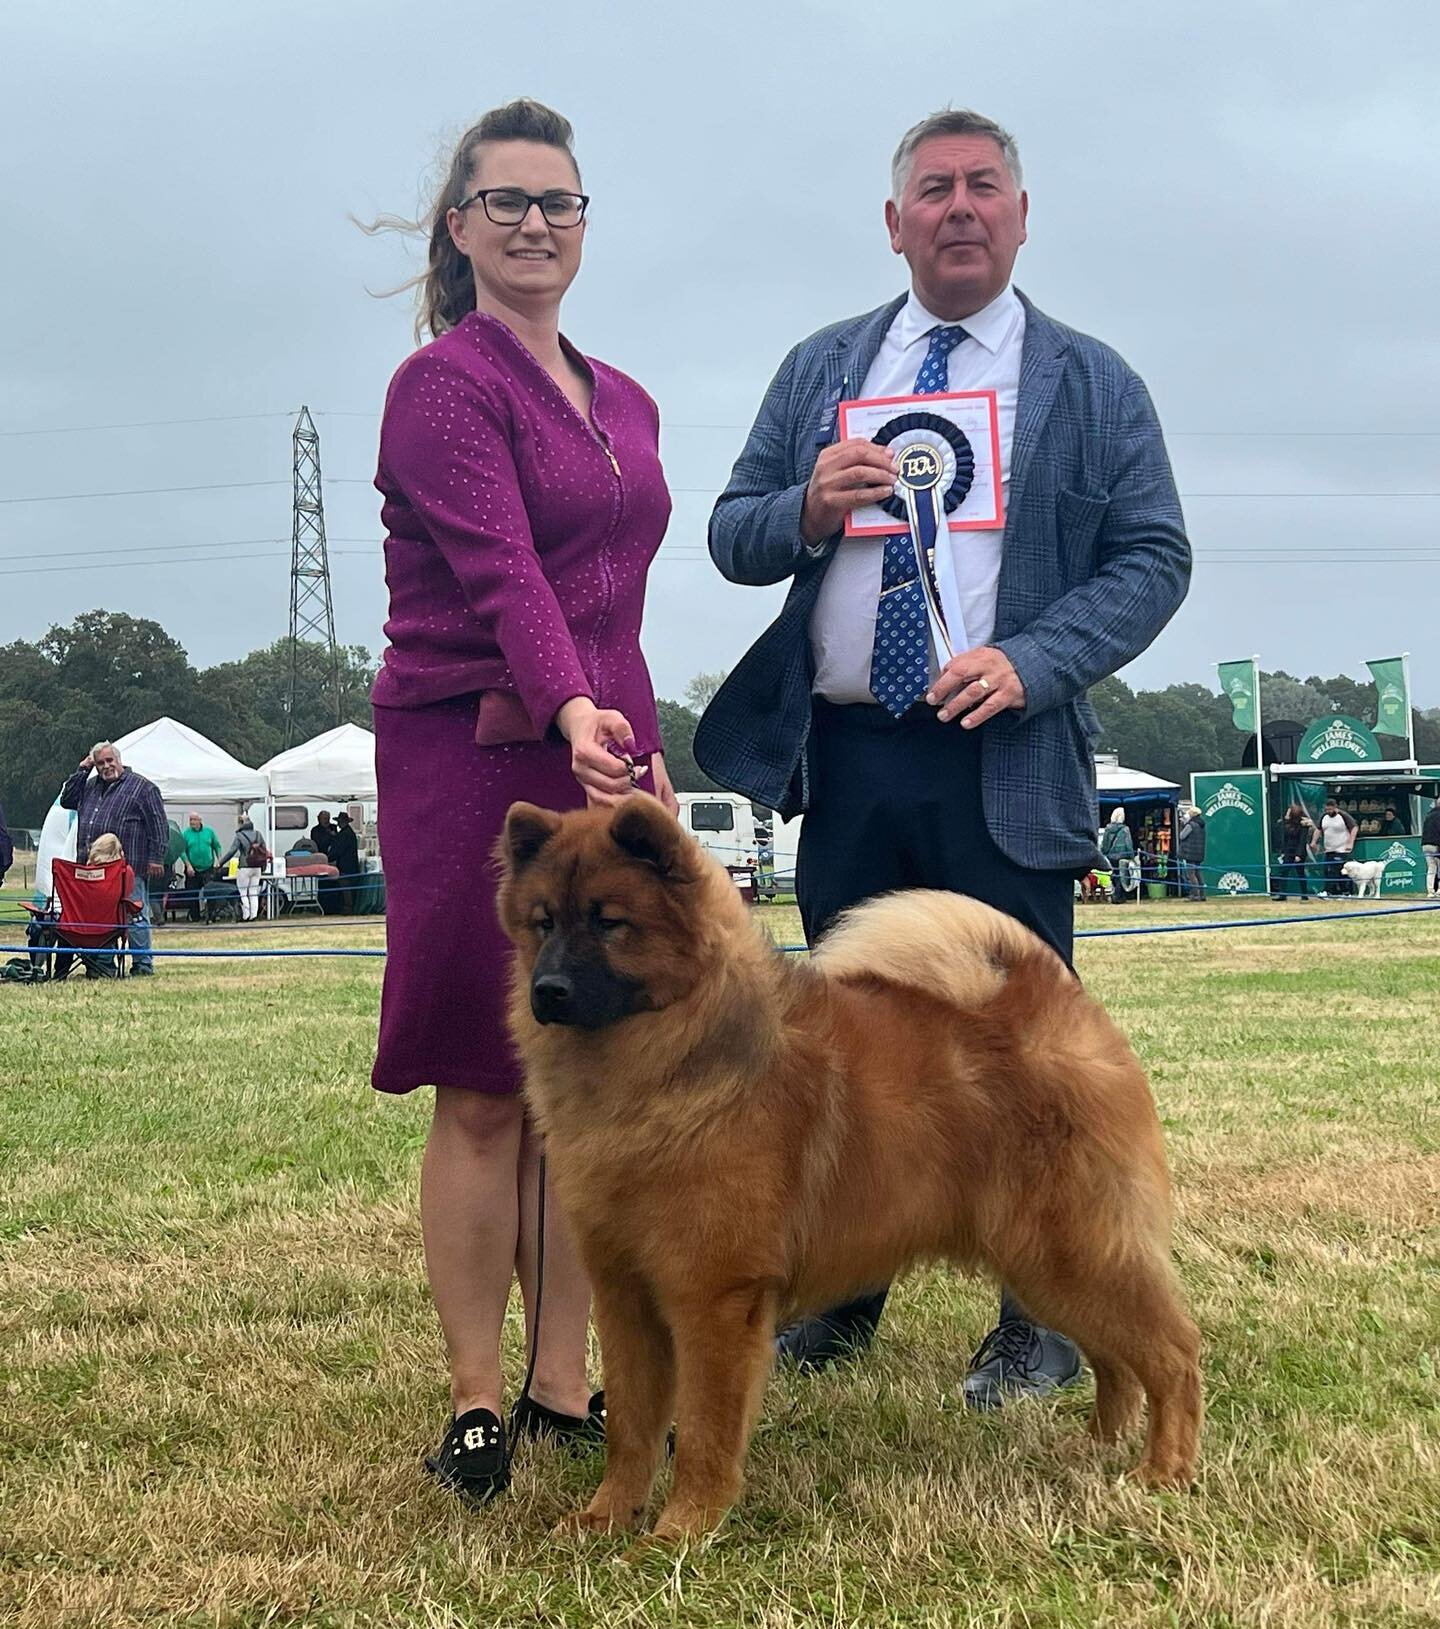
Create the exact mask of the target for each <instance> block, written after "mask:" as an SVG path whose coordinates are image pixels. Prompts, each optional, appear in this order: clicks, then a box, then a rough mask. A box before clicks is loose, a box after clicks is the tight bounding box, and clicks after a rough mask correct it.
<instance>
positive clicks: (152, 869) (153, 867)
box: [145, 860, 165, 877]
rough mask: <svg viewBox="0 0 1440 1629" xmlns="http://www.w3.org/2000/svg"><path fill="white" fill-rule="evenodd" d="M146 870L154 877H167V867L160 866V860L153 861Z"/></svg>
mask: <svg viewBox="0 0 1440 1629" xmlns="http://www.w3.org/2000/svg"><path fill="white" fill-rule="evenodd" d="M145 870H146V872H147V873H148V874H149V875H150V876H152V877H163V876H164V875H165V867H164V866H163V865H161V864H160V862H159V860H151V862H150V864H149V865H147V866H146V867H145Z"/></svg>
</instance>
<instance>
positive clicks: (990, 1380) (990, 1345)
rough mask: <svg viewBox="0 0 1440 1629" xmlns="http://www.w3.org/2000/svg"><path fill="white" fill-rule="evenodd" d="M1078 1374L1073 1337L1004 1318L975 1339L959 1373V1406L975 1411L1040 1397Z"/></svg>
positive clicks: (1080, 1371)
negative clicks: (962, 1396) (962, 1372)
mask: <svg viewBox="0 0 1440 1629" xmlns="http://www.w3.org/2000/svg"><path fill="white" fill-rule="evenodd" d="M1083 1373H1084V1364H1083V1363H1081V1361H1080V1352H1079V1349H1078V1348H1077V1347H1076V1345H1075V1343H1074V1342H1073V1341H1070V1340H1067V1339H1066V1338H1065V1336H1064V1335H1059V1334H1057V1333H1056V1332H1055V1331H1054V1330H1053V1329H1044V1328H1042V1327H1041V1326H1040V1325H1039V1324H1032V1323H1026V1322H1025V1321H1024V1320H1023V1319H1019V1318H1007V1319H1006V1320H1005V1321H1004V1322H1003V1323H1000V1324H998V1325H997V1326H996V1327H995V1328H994V1329H992V1330H991V1331H990V1333H989V1334H988V1335H987V1336H986V1337H985V1339H984V1340H983V1341H981V1342H980V1346H979V1349H978V1350H977V1351H976V1353H975V1356H974V1357H973V1358H971V1359H970V1372H969V1374H967V1375H966V1376H965V1387H964V1391H965V1406H966V1408H970V1409H974V1410H976V1411H977V1412H979V1413H986V1412H988V1411H989V1410H991V1409H996V1408H1003V1407H1004V1406H1005V1404H1006V1403H1013V1402H1019V1401H1020V1400H1021V1399H1022V1398H1025V1397H1046V1396H1048V1395H1049V1394H1050V1393H1051V1392H1053V1391H1059V1390H1060V1389H1061V1388H1062V1387H1064V1386H1073V1385H1074V1384H1075V1382H1076V1381H1077V1380H1079V1378H1080V1376H1081V1375H1082V1374H1083Z"/></svg>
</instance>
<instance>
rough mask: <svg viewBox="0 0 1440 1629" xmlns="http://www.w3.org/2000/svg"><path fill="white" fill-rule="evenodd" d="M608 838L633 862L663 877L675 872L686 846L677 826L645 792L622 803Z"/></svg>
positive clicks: (687, 840)
mask: <svg viewBox="0 0 1440 1629" xmlns="http://www.w3.org/2000/svg"><path fill="white" fill-rule="evenodd" d="M610 836H611V838H612V839H613V841H614V842H615V843H616V844H617V845H618V846H619V847H620V848H622V849H624V851H625V852H626V853H627V854H628V855H629V856H630V857H631V858H632V859H635V860H643V861H644V862H645V864H646V865H653V866H654V867H655V869H656V870H657V871H658V872H659V873H660V875H661V876H662V877H668V876H669V875H670V874H671V873H672V872H673V871H675V869H676V868H677V866H678V865H679V864H680V862H681V861H682V860H683V859H684V857H685V851H686V847H687V845H688V843H689V839H688V838H687V837H686V835H685V833H684V832H683V831H682V830H681V829H680V822H679V821H678V820H676V818H675V817H674V815H672V814H671V813H670V811H669V810H668V809H666V807H665V805H664V804H663V803H661V801H660V800H659V798H653V797H651V796H650V795H649V793H648V792H636V793H633V794H632V795H631V796H630V797H628V798H626V799H625V801H624V802H623V803H622V804H621V805H620V807H619V808H618V809H617V810H616V811H615V817H614V819H613V820H611V822H610Z"/></svg>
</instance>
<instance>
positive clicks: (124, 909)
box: [25, 860, 140, 979]
mask: <svg viewBox="0 0 1440 1629" xmlns="http://www.w3.org/2000/svg"><path fill="white" fill-rule="evenodd" d="M50 877H51V882H50V888H51V893H50V901H49V903H48V905H44V906H36V905H26V906H25V909H26V910H27V911H29V912H30V914H31V915H32V916H33V917H34V918H35V919H36V926H37V927H42V928H43V933H42V935H41V936H40V942H41V943H43V942H45V941H46V940H48V941H49V943H51V944H52V945H54V946H56V947H57V949H56V950H55V951H54V953H53V954H51V955H49V956H47V957H46V958H45V959H46V960H47V961H48V962H49V963H50V975H49V976H50V977H51V978H52V979H63V978H65V977H67V976H68V975H69V972H70V969H71V967H72V965H73V963H74V960H75V957H76V955H79V956H80V957H81V958H82V960H83V962H84V964H85V971H86V972H87V973H88V974H90V975H92V976H93V977H98V978H112V977H118V978H123V977H124V976H125V953H126V951H127V950H128V948H129V944H130V924H131V922H132V921H134V919H135V918H136V917H137V916H138V915H139V914H140V906H139V905H138V904H137V903H136V902H135V901H134V900H132V899H131V898H130V895H131V894H132V893H134V891H135V873H134V872H133V871H132V870H131V869H130V867H129V865H127V864H126V862H125V861H124V860H111V861H110V862H109V864H108V865H85V864H82V863H80V862H78V861H76V860H55V861H53V862H52V864H51V868H50ZM102 951H103V952H106V954H104V955H101V954H99V953H100V952H102Z"/></svg>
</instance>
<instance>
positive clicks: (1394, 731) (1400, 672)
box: [1365, 656, 1410, 741]
mask: <svg viewBox="0 0 1440 1629" xmlns="http://www.w3.org/2000/svg"><path fill="white" fill-rule="evenodd" d="M1365 666H1366V667H1368V668H1369V669H1370V674H1371V677H1372V678H1373V679H1374V680H1375V688H1376V690H1378V691H1379V692H1380V703H1379V706H1378V707H1377V708H1376V710H1375V733H1376V735H1398V736H1400V737H1401V739H1402V740H1406V741H1408V740H1409V739H1410V697H1409V695H1408V693H1407V689H1406V684H1405V658H1404V657H1403V656H1387V657H1386V658H1385V660H1384V661H1383V662H1366V664H1365Z"/></svg>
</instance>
